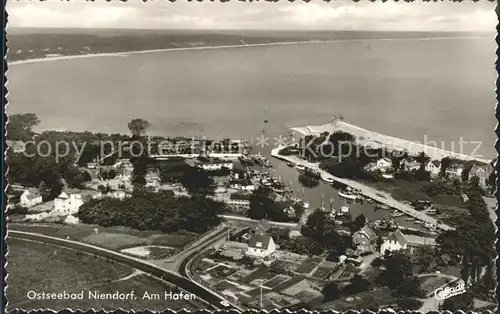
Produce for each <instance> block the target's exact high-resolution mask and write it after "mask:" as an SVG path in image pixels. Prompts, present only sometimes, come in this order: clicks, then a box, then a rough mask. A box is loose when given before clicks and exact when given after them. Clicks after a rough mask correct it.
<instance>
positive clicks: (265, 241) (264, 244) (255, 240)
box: [248, 234, 272, 249]
mask: <svg viewBox="0 0 500 314" xmlns="http://www.w3.org/2000/svg"><path fill="white" fill-rule="evenodd" d="M271 240H272V238H271V237H270V236H266V235H259V234H255V235H253V236H252V237H251V238H250V240H248V246H249V247H252V248H255V249H267V248H268V247H269V243H271Z"/></svg>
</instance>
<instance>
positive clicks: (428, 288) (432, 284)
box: [420, 275, 450, 294]
mask: <svg viewBox="0 0 500 314" xmlns="http://www.w3.org/2000/svg"><path fill="white" fill-rule="evenodd" d="M420 280H421V281H420V287H421V288H422V291H423V292H424V293H425V294H429V293H431V292H433V291H436V289H437V288H439V287H441V286H442V285H444V284H446V283H447V282H448V281H450V280H449V279H447V278H446V277H442V276H438V275H432V276H426V277H423V278H420Z"/></svg>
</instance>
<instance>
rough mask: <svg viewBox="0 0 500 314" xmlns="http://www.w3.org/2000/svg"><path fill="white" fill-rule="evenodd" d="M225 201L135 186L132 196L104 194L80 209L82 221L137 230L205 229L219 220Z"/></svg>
mask: <svg viewBox="0 0 500 314" xmlns="http://www.w3.org/2000/svg"><path fill="white" fill-rule="evenodd" d="M224 208H225V204H224V203H221V202H217V201H214V200H212V199H210V198H207V197H205V196H203V195H193V196H191V197H174V195H173V194H172V193H170V192H168V191H163V192H158V193H154V192H150V191H147V190H145V189H135V190H134V192H133V194H132V197H130V198H127V199H124V200H120V199H114V198H102V199H97V200H94V199H93V200H90V201H89V202H86V203H84V204H83V205H82V206H81V207H80V210H79V212H78V217H79V218H80V220H81V221H82V222H83V223H88V224H98V225H101V226H127V227H131V228H134V229H138V230H158V231H162V232H174V231H178V230H187V231H192V232H197V233H203V232H205V231H207V230H209V229H210V228H211V227H213V226H215V225H217V224H218V223H219V222H220V218H219V217H218V214H220V213H222V212H223V211H224Z"/></svg>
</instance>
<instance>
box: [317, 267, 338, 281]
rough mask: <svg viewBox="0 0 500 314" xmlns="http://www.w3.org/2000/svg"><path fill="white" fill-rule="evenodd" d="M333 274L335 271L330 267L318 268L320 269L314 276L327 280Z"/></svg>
mask: <svg viewBox="0 0 500 314" xmlns="http://www.w3.org/2000/svg"><path fill="white" fill-rule="evenodd" d="M332 272H333V269H332V268H330V267H318V269H317V270H316V271H315V272H314V274H313V275H312V276H313V277H314V278H318V279H322V280H326V279H327V278H328V277H329V276H330V274H331V273H332Z"/></svg>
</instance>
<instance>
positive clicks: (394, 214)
mask: <svg viewBox="0 0 500 314" xmlns="http://www.w3.org/2000/svg"><path fill="white" fill-rule="evenodd" d="M390 215H391V216H392V217H401V216H404V215H405V213H403V212H400V211H398V210H393V211H391V214H390Z"/></svg>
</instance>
